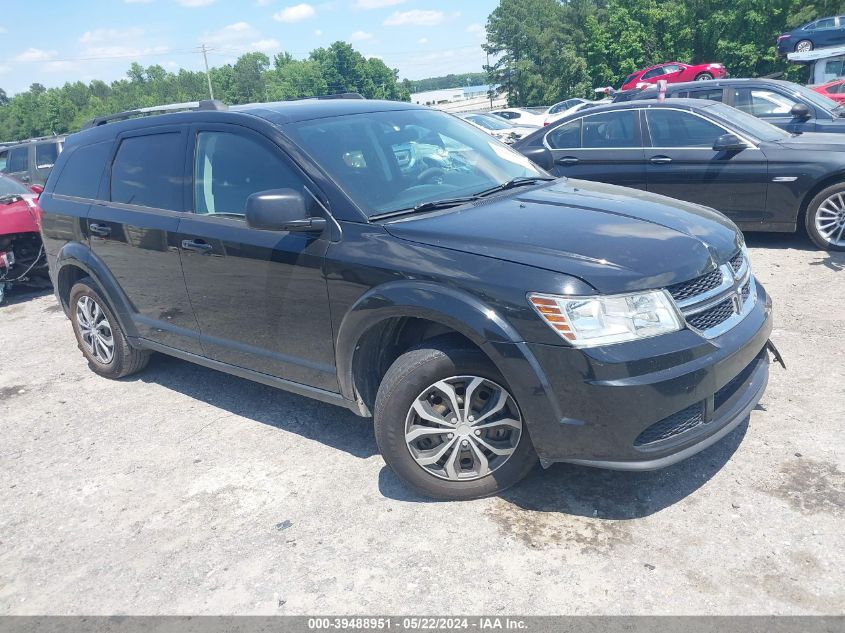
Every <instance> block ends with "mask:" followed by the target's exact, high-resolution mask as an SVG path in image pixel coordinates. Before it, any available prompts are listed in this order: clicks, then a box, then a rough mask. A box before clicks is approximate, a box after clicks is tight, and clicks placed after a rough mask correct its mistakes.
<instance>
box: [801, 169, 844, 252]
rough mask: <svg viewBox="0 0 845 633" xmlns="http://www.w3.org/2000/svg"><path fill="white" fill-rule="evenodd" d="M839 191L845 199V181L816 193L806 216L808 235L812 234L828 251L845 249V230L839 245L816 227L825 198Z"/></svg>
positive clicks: (815, 240) (815, 241)
mask: <svg viewBox="0 0 845 633" xmlns="http://www.w3.org/2000/svg"><path fill="white" fill-rule="evenodd" d="M837 193H841V194H842V198H843V200H845V183H839V184H836V185H831V186H830V187H827V188H826V189H823V190H821V191H820V192H819V193H818V194H816V196H815V197H814V198H813V199H812V200H810V204H809V205H807V213H806V214H805V216H804V228H805V229H806V230H807V235H809V236H810V239H811V240H813V243H814V244H815V245H816V246H818V247H819V248H821V249H822V250H826V251H845V231H843V233H842V237H841V240H842V241H840V244H838V245H837V244H832V243H831V242H830V241H828V240H827V239H826V238H825V237H824V236H823V235H822V234H821V233H820V232H819V230H818V229H817V228H816V218H817V217H818V214H819V210H820V208H821V206H822V204H823V203H824V201H825V200H827V199H828V198H830V197H831V196H832V195H835V194H837ZM837 201H838V199H837Z"/></svg>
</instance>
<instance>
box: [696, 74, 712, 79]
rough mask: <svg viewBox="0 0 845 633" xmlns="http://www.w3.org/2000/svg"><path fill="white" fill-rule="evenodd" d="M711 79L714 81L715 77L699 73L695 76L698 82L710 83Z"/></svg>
mask: <svg viewBox="0 0 845 633" xmlns="http://www.w3.org/2000/svg"><path fill="white" fill-rule="evenodd" d="M711 79H713V75H711V74H710V73H699V74H698V75H696V76H695V80H696V81H709V80H711Z"/></svg>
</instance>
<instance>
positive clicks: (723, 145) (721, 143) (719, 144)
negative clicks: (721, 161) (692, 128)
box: [713, 134, 748, 152]
mask: <svg viewBox="0 0 845 633" xmlns="http://www.w3.org/2000/svg"><path fill="white" fill-rule="evenodd" d="M746 148H748V145H747V144H746V143H745V142H743V141H741V140H740V139H739V137H738V136H737V135H736V134H722V136H720V137H719V138H717V139H716V140H715V141H713V151H714V152H741V151H742V150H744V149H746Z"/></svg>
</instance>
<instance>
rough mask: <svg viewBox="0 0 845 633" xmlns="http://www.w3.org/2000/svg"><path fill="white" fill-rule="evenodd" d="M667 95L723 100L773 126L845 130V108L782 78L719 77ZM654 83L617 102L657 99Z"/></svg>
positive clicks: (677, 86)
mask: <svg viewBox="0 0 845 633" xmlns="http://www.w3.org/2000/svg"><path fill="white" fill-rule="evenodd" d="M666 96H667V97H681V98H689V99H709V100H710V101H721V102H722V103H724V104H727V105H729V106H732V107H734V108H736V109H737V110H742V111H743V112H746V113H748V114H751V115H754V116H756V117H757V118H759V119H762V120H764V121H766V122H768V123H771V124H772V125H776V126H777V127H779V128H782V129H784V130H786V131H787V132H792V133H793V134H800V133H803V132H835V133H839V134H843V133H845V116H843V115H845V107H843V106H842V105H841V104H838V103H836V102H835V101H833V100H832V99H828V98H827V97H825V96H824V95H822V94H819V93H818V92H816V91H815V90H813V89H811V88H807V86H801V85H798V84H796V83H792V82H791V81H781V80H779V79H716V80H713V81H690V82H686V83H678V84H669V85H668V86H666ZM657 97H658V92H657V88H656V87H654V86H648V87H645V88H634V89H633V90H625V91H624V92H619V93H617V94H616V95H615V96H614V98H613V101H614V103H620V102H622V101H633V100H642V99H657Z"/></svg>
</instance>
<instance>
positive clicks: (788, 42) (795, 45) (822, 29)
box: [777, 16, 845, 55]
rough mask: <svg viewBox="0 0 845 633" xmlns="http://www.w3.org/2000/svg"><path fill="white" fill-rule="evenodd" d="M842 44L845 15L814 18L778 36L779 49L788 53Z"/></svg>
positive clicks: (780, 52)
mask: <svg viewBox="0 0 845 633" xmlns="http://www.w3.org/2000/svg"><path fill="white" fill-rule="evenodd" d="M841 44H845V16H836V17H829V18H820V19H818V20H813V21H812V22H808V23H807V24H805V25H803V26H799V27H798V28H797V29H792V30H791V31H788V32H786V33H783V34H782V35H780V36H779V37H778V43H777V49H778V53H779V54H781V55H786V54H787V53H806V52H807V51H811V50H813V49H816V48H823V47H825V46H838V45H841Z"/></svg>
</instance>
